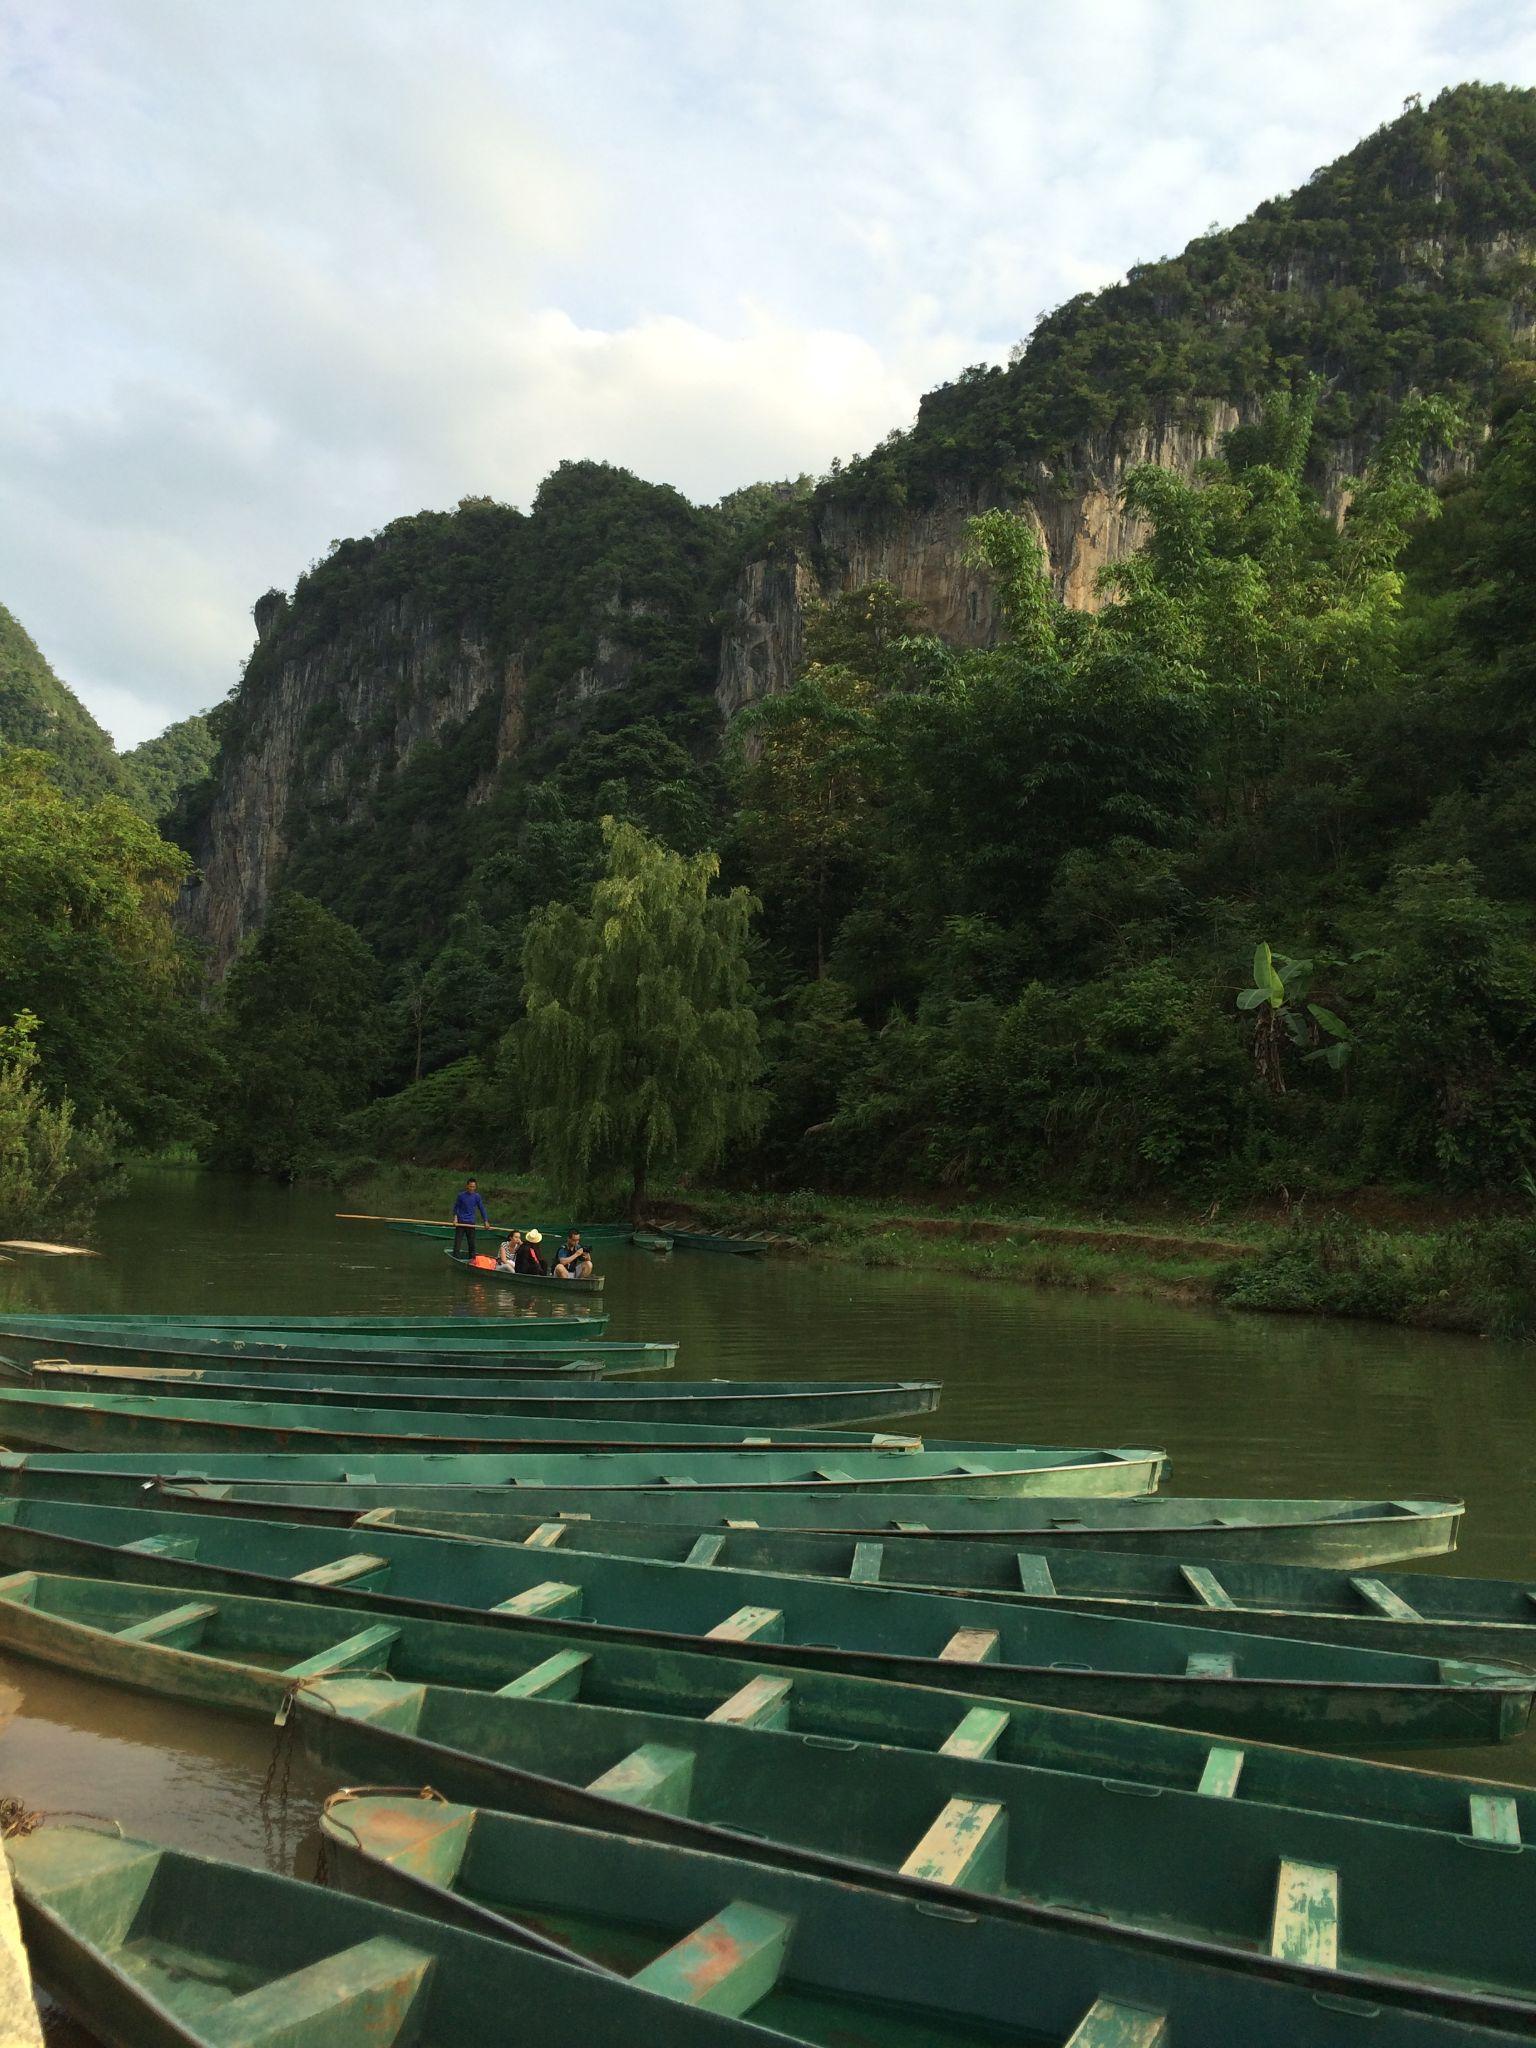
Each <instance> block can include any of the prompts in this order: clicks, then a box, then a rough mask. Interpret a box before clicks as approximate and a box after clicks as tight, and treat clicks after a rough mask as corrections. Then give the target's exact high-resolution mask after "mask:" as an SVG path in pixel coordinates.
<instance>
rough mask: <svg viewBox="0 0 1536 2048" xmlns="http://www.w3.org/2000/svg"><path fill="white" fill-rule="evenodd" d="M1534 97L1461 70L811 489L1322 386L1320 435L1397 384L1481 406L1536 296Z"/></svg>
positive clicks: (1049, 460) (874, 500)
mask: <svg viewBox="0 0 1536 2048" xmlns="http://www.w3.org/2000/svg"><path fill="white" fill-rule="evenodd" d="M1533 259H1536V93H1531V92H1529V91H1524V90H1517V89H1515V88H1513V87H1508V86H1484V85H1462V86H1456V87H1454V88H1453V89H1451V90H1450V91H1447V92H1444V93H1441V94H1440V95H1439V97H1438V98H1437V99H1435V100H1434V101H1432V102H1431V103H1430V105H1429V106H1427V107H1424V108H1417V109H1412V110H1410V111H1408V112H1407V113H1405V114H1403V115H1402V116H1401V117H1400V118H1399V119H1398V120H1395V121H1393V122H1391V123H1389V124H1388V125H1387V126H1386V127H1384V128H1381V129H1379V130H1378V131H1377V132H1376V134H1374V135H1372V136H1369V137H1368V138H1367V139H1366V140H1365V141H1364V142H1362V143H1360V144H1359V145H1358V147H1356V148H1355V149H1352V150H1351V151H1350V152H1349V153H1348V155H1346V156H1343V157H1340V158H1339V160H1338V161H1337V162H1336V163H1333V164H1330V165H1328V166H1327V167H1326V168H1325V169H1323V170H1320V171H1318V172H1317V173H1316V175H1315V176H1314V177H1313V178H1312V179H1311V180H1310V181H1309V182H1308V183H1307V184H1306V185H1304V186H1302V187H1301V189H1300V190H1299V191H1297V192H1293V193H1291V194H1290V195H1289V196H1288V197H1286V198H1281V199H1273V200H1269V201H1266V202H1265V204H1263V205H1262V206H1259V207H1258V208H1256V209H1255V211H1254V213H1253V215H1252V217H1251V218H1250V219H1248V220H1245V221H1243V222H1242V223H1241V224H1240V225H1238V226H1236V227H1234V228H1231V229H1228V230H1226V231H1224V232H1212V233H1208V234H1205V235H1202V236H1199V237H1198V238H1197V239H1196V240H1195V241H1193V242H1191V243H1190V244H1189V246H1188V248H1187V249H1185V250H1184V251H1183V252H1182V253H1181V254H1180V255H1178V256H1174V257H1163V258H1160V259H1158V260H1156V261H1151V262H1146V263H1138V264H1136V265H1134V266H1133V267H1132V269H1131V270H1130V272H1129V274H1128V276H1127V278H1126V281H1125V283H1123V284H1119V285H1114V286H1111V287H1110V288H1109V289H1108V290H1106V291H1101V292H1084V293H1082V294H1081V295H1080V296H1079V297H1077V298H1074V299H1069V300H1068V301H1067V303H1066V304H1065V305H1063V306H1058V307H1057V308H1056V309H1055V310H1054V311H1052V312H1050V313H1047V314H1046V315H1045V316H1044V317H1043V318H1042V319H1041V320H1040V322H1039V324H1038V325H1037V326H1036V328H1035V330H1034V332H1033V334H1032V335H1031V336H1030V339H1029V344H1028V347H1027V348H1026V349H1025V350H1024V351H1023V352H1022V354H1021V355H1020V356H1019V359H1018V360H1017V361H1016V362H1013V363H1010V364H1009V365H1008V366H1007V367H1006V368H997V367H995V366H992V365H985V364H984V365H980V366H978V367H976V368H974V369H970V370H967V371H966V372H965V373H964V374H963V375H962V376H960V377H959V378H957V379H956V380H955V382H954V383H952V384H946V385H943V386H941V387H940V388H939V389H938V390H936V391H932V392H930V393H929V394H928V396H927V397H926V398H925V399H924V400H923V402H922V405H921V408H920V410H919V413H918V419H917V424H916V425H915V427H913V429H912V430H911V431H910V432H909V433H897V434H893V435H891V436H890V437H889V439H888V440H887V441H885V442H884V443H882V445H881V446H880V448H878V449H877V450H876V451H875V452H874V453H873V454H871V455H869V456H867V457H865V458H864V459H863V460H861V461H855V462H854V463H852V464H850V465H849V467H848V468H847V469H846V470H845V471H844V472H843V474H842V475H841V476H840V477H839V478H837V479H835V480H833V481H832V482H831V483H829V484H828V485H827V486H825V487H824V490H823V493H822V498H823V502H828V501H837V502H842V503H848V504H857V505H861V506H865V507H868V508H871V509H875V510H878V509H881V508H885V509H894V508H896V507H898V506H900V505H902V504H905V503H907V502H908V501H909V500H914V501H918V502H920V501H921V500H922V498H923V497H924V496H925V495H926V494H927V493H928V492H929V491H931V489H932V487H933V485H934V484H935V482H936V481H937V480H938V479H939V478H941V477H953V476H955V475H956V474H960V475H965V476H970V477H985V478H987V479H990V480H1007V479H1025V478H1029V477H1036V476H1038V472H1039V469H1040V467H1041V466H1042V465H1044V466H1046V467H1047V468H1049V467H1051V466H1054V465H1055V464H1057V463H1059V462H1060V461H1061V460H1062V459H1063V458H1066V457H1068V456H1069V454H1070V452H1071V451H1072V449H1073V448H1074V447H1075V446H1077V445H1078V444H1080V443H1081V442H1082V441H1083V440H1084V439H1085V438H1086V437H1088V436H1092V435H1099V434H1105V433H1111V432H1123V431H1124V430H1125V429H1127V428H1129V427H1134V426H1138V425H1141V424H1143V423H1145V422H1147V421H1149V420H1152V419H1154V418H1157V417H1159V416H1160V415H1166V414H1168V413H1169V412H1177V411H1179V410H1181V409H1185V408H1188V407H1190V406H1197V405H1198V404H1199V403H1200V401H1202V400H1211V399H1228V400H1232V401H1234V402H1248V403H1251V402H1253V401H1255V400H1256V399H1258V398H1259V397H1261V396H1262V395H1263V394H1264V393H1265V392H1267V391H1269V390H1270V389H1272V388H1273V387H1274V386H1275V385H1276V384H1277V383H1289V382H1292V381H1294V379H1295V378H1296V377H1297V376H1298V375H1299V374H1302V373H1306V372H1316V373H1317V374H1318V375H1320V376H1322V377H1323V378H1324V380H1325V392H1324V396H1323V400H1322V404H1321V406H1320V409H1319V415H1318V428H1319V440H1320V443H1321V444H1326V443H1327V442H1329V441H1333V440H1338V439H1341V438H1343V437H1344V436H1346V435H1354V434H1361V433H1366V434H1369V433H1371V432H1374V431H1379V429H1380V427H1381V425H1382V422H1383V421H1384V419H1385V418H1386V417H1387V416H1388V414H1389V413H1390V410H1391V408H1392V407H1393V406H1394V405H1395V404H1396V403H1397V402H1398V401H1400V400H1401V399H1402V398H1403V397H1404V396H1406V395H1407V394H1408V393H1409V392H1410V391H1414V390H1418V391H1443V392H1452V393H1455V394H1456V395H1458V396H1459V397H1460V398H1462V399H1463V400H1464V401H1467V402H1469V403H1470V404H1471V405H1472V407H1473V408H1474V409H1476V410H1481V409H1483V408H1484V407H1485V406H1486V403H1487V400H1488V396H1489V393H1490V391H1491V390H1492V387H1493V384H1494V382H1495V380H1496V378H1497V374H1498V371H1499V369H1500V366H1501V365H1502V364H1503V363H1504V362H1505V361H1506V360H1507V359H1508V357H1509V356H1510V354H1511V352H1512V350H1513V348H1514V346H1515V341H1514V333H1513V331H1512V330H1514V329H1518V328H1519V327H1521V326H1522V325H1523V326H1524V328H1525V329H1526V331H1527V332H1528V330H1529V323H1530V320H1531V317H1532V304H1533V294H1536V263H1533Z"/></svg>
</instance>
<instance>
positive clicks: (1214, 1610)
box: [368, 1509, 1536, 1671]
mask: <svg viewBox="0 0 1536 2048" xmlns="http://www.w3.org/2000/svg"><path fill="white" fill-rule="evenodd" d="M368 1520H369V1524H370V1526H372V1525H373V1524H374V1523H375V1522H382V1523H384V1524H385V1525H386V1526H388V1527H390V1528H401V1529H405V1528H417V1529H420V1530H422V1531H424V1532H429V1531H434V1530H436V1531H441V1532H444V1533H451V1534H455V1535H460V1536H466V1537H469V1538H471V1539H474V1540H478V1541H481V1542H495V1541H501V1542H507V1543H524V1544H532V1545H534V1546H536V1547H540V1548H545V1549H553V1548H554V1547H555V1546H556V1545H559V1547H560V1550H561V1553H562V1555H564V1554H565V1553H566V1552H569V1551H587V1552H591V1553H594V1554H596V1555H598V1556H602V1557H632V1558H647V1559H650V1560H652V1561H653V1562H660V1563H667V1564H694V1565H698V1564H704V1565H728V1566H730V1567H731V1568H732V1569H734V1570H737V1571H759V1572H761V1571H766V1572H787V1573H790V1574H793V1575H797V1576H800V1575H803V1576H807V1577H811V1578H824V1579H845V1580H848V1581H849V1582H850V1583H853V1584H856V1585H872V1586H898V1587H901V1588H903V1589H904V1590H906V1591H909V1592H942V1593H974V1594H976V1595H978V1596H979V1597H981V1598H983V1599H987V1600H1011V1601H1017V1602H1020V1603H1023V1604H1025V1605H1029V1606H1036V1605H1046V1606H1051V1607H1069V1608H1072V1609H1073V1610H1075V1611H1076V1612H1077V1613H1080V1614H1107V1615H1111V1616H1113V1615H1122V1616H1129V1617H1133V1618H1139V1619H1141V1620H1143V1621H1178V1622H1191V1623H1193V1624H1194V1625H1195V1626H1196V1627H1210V1628H1221V1629H1236V1630H1238V1631H1240V1632H1241V1633H1242V1634H1244V1635H1247V1634H1256V1635H1275V1636H1308V1637H1310V1638H1311V1639H1312V1640H1313V1641H1314V1642H1325V1643H1354V1644H1357V1645H1359V1647H1360V1648H1362V1649H1376V1650H1407V1651H1411V1652H1412V1653H1413V1654H1415V1655H1417V1656H1427V1657H1442V1656H1443V1657H1471V1658H1488V1659H1490V1660H1492V1661H1493V1662H1494V1663H1496V1664H1509V1665H1513V1666H1515V1667H1517V1668H1518V1669H1520V1670H1522V1671H1525V1670H1530V1669H1532V1668H1536V1591H1533V1589H1532V1588H1531V1587H1530V1586H1528V1585H1526V1584H1524V1583H1523V1582H1520V1581H1517V1580H1512V1579H1470V1578H1449V1577H1443V1576H1441V1575H1440V1574H1438V1573H1429V1572H1371V1573H1366V1572H1363V1571H1351V1570H1348V1569H1345V1570H1327V1569H1323V1568H1320V1567H1316V1566H1313V1567H1308V1566H1302V1565H1276V1564H1269V1563H1267V1562H1264V1561H1252V1562H1244V1561H1242V1560H1238V1559H1225V1558H1217V1559H1215V1560H1209V1559H1207V1558H1205V1557H1204V1556H1203V1555H1202V1554H1201V1553H1200V1552H1199V1550H1198V1548H1197V1547H1196V1546H1197V1545H1198V1541H1199V1539H1198V1537H1194V1538H1191V1549H1190V1551H1189V1553H1188V1555H1186V1556H1182V1557H1164V1556H1160V1555H1150V1556H1149V1555H1147V1554H1146V1553H1144V1552H1136V1551H1114V1550H1089V1549H1078V1550H1072V1549H1068V1550H1065V1551H1062V1550H1050V1549H1047V1548H1045V1547H1043V1546H1041V1545H1039V1544H1034V1545H1031V1546H1030V1547H1027V1548H1020V1549H1018V1550H1008V1549H1005V1548H1004V1547H1003V1546H1002V1545H1001V1544H997V1543H967V1542H964V1541H962V1540H959V1539H956V1540H954V1541H951V1542H941V1543H935V1542H933V1541H932V1540H931V1539H928V1538H924V1537H920V1536H875V1537H863V1538H860V1537H856V1536H821V1535H816V1534H812V1533H810V1532H808V1531H804V1530H795V1529H743V1528H730V1529H720V1530H710V1531H702V1532H701V1531H694V1530H690V1529H671V1528H655V1527H653V1526H651V1525H650V1524H648V1523H645V1522H631V1521H622V1520H617V1519H613V1520H610V1519H609V1518H608V1517H607V1516H601V1517H599V1516H590V1517H589V1516H585V1515H569V1516H564V1517H561V1518H559V1519H556V1520H553V1521H549V1522H539V1521H537V1520H535V1519H534V1518H533V1517H532V1516H526V1517H522V1518H520V1519H519V1521H518V1522H517V1523H516V1525H515V1526H514V1525H513V1523H512V1518H510V1517H508V1518H505V1519H501V1518H495V1517H492V1516H489V1515H485V1516H480V1515H429V1514H423V1515H421V1516H419V1517H417V1516H415V1515H414V1513H413V1511H412V1510H410V1509H400V1510H388V1509H386V1510H384V1512H383V1515H382V1516H381V1515H373V1516H370V1517H369V1518H368ZM477 1523H483V1524H490V1525H491V1529H494V1530H495V1531H497V1532H499V1534H492V1533H491V1530H490V1529H487V1528H484V1527H482V1528H477V1527H476V1526H475V1525H476V1524H477Z"/></svg>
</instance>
